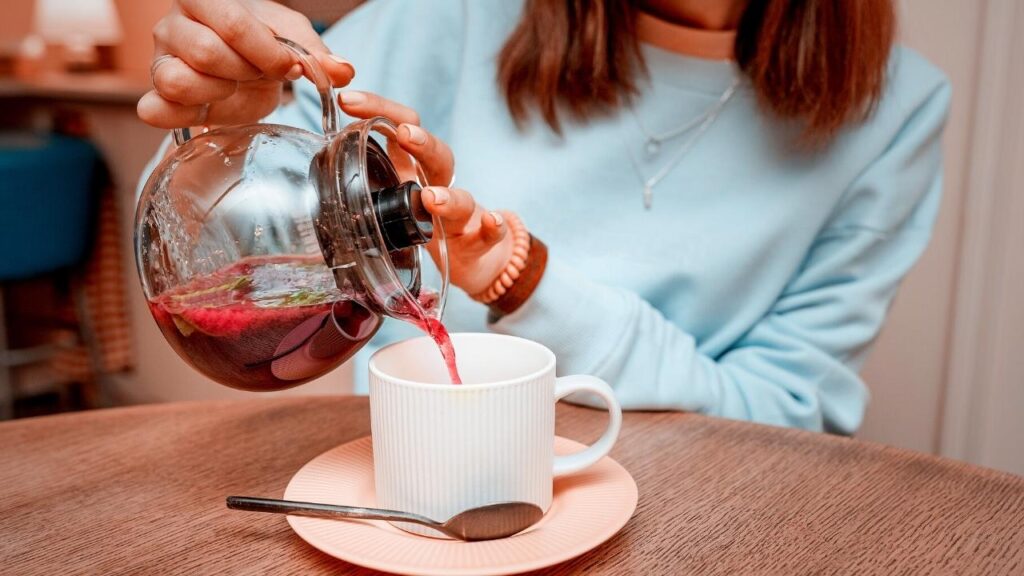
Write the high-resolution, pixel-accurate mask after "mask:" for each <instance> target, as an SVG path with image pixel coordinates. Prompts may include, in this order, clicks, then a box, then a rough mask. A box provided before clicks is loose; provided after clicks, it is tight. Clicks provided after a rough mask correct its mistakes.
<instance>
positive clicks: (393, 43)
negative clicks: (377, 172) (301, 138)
mask: <svg viewBox="0 0 1024 576" xmlns="http://www.w3.org/2000/svg"><path fill="white" fill-rule="evenodd" d="M466 9H467V7H466V5H465V0H458V1H455V0H374V1H373V2H366V3H364V4H363V5H361V6H360V7H359V8H357V9H356V10H354V11H352V12H351V13H350V14H348V15H347V16H345V17H344V18H343V19H342V20H340V21H339V22H338V23H337V24H335V25H334V26H332V27H331V28H330V29H329V30H328V31H327V32H326V33H324V35H323V40H324V43H325V44H327V46H328V47H329V48H330V49H331V52H332V53H334V54H337V55H338V56H341V57H343V58H345V59H347V60H348V61H350V62H352V65H353V66H354V67H355V69H356V76H355V78H354V79H353V81H352V83H351V84H350V85H349V86H347V87H345V88H343V89H342V90H364V91H368V92H374V93H377V94H380V95H381V96H384V97H385V98H389V99H391V100H394V101H396V102H399V103H401V104H404V105H406V106H409V107H410V108H413V109H414V110H416V111H417V112H418V113H419V115H420V121H421V123H422V124H423V126H424V127H425V128H427V129H428V130H430V131H431V132H433V133H434V134H436V135H438V136H439V137H441V138H446V137H447V136H448V132H449V130H448V128H449V124H450V120H451V113H452V105H453V103H454V102H453V98H452V94H454V92H455V91H454V89H453V86H454V84H455V83H456V82H457V81H458V76H459V70H460V67H461V64H462V58H463V55H462V51H463V46H464V44H465V20H466ZM294 86H295V96H296V97H295V100H294V101H293V102H292V103H290V104H288V105H285V106H282V107H280V108H279V109H278V110H276V111H275V112H274V113H273V114H271V115H270V116H269V117H267V118H266V120H265V122H268V123H276V124H285V125H288V126H297V127H300V128H305V129H307V130H313V131H317V132H320V131H321V112H320V98H319V97H318V96H317V94H316V91H315V89H314V88H313V86H312V84H311V83H310V82H307V81H305V80H300V81H298V82H296V83H295V84H294ZM351 120H352V118H348V117H344V115H343V120H342V124H343V125H344V124H345V123H348V122H350V121H351Z"/></svg>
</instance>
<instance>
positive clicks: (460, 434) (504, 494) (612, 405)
mask: <svg viewBox="0 0 1024 576" xmlns="http://www.w3.org/2000/svg"><path fill="white" fill-rule="evenodd" d="M452 342H453V343H454V345H455V352H456V356H457V364H458V367H459V372H460V373H461V376H462V379H463V382H464V384H461V385H454V384H451V383H450V380H449V379H448V373H447V371H446V370H445V367H444V364H443V362H442V361H441V355H440V353H439V352H438V349H437V346H436V345H435V344H434V342H433V341H432V340H431V339H429V338H426V337H423V338H414V339H412V340H405V341H402V342H398V343H395V344H392V345H390V346H387V347H385V348H382V349H381V350H379V351H377V353H375V354H374V355H373V357H372V358H370V419H371V428H372V434H373V460H374V476H375V483H376V491H377V506H378V507H380V508H388V509H392V510H401V511H403V512H413V513H415V514H421V515H423V516H426V517H428V518H433V519H436V520H440V521H444V520H447V519H448V518H450V517H451V516H454V515H455V514H457V513H459V512H462V511H464V510H468V509H470V508H474V507H477V506H484V505H486V504H493V503H496V502H508V501H521V502H531V503H533V504H536V505H537V506H539V507H541V509H543V510H544V511H545V512H546V511H547V510H548V508H549V507H550V506H551V498H552V479H553V478H554V477H556V476H561V475H564V474H570V473H573V472H576V471H579V470H583V469H584V468H587V467H588V466H591V465H593V464H595V463H596V462H597V461H598V460H600V459H601V458H602V457H604V456H605V455H606V454H608V452H609V451H610V450H611V448H612V445H613V444H614V443H615V439H616V438H617V437H618V435H619V428H620V427H621V425H622V409H621V408H620V407H619V403H618V401H616V400H615V395H614V393H613V392H612V389H611V387H610V386H608V384H606V383H605V382H604V381H603V380H601V379H599V378H596V377H594V376H564V377H560V378H556V377H555V355H554V354H553V353H552V352H551V351H550V350H548V349H547V348H545V347H544V346H542V345H540V344H538V343H536V342H531V341H529V340H524V339H522V338H515V337H512V336H503V335H500V334H453V335H452ZM574 392H590V393H592V394H596V395H597V396H598V397H600V398H602V399H603V400H604V402H605V404H606V405H607V406H608V413H609V422H608V428H607V429H606V430H605V432H604V434H603V435H602V436H601V438H600V439H599V440H598V441H597V442H595V443H594V444H593V445H591V446H589V447H588V448H586V449H584V450H582V451H581V452H578V453H575V454H570V455H566V456H555V454H554V436H555V403H556V402H557V401H558V400H560V399H562V398H564V397H565V396H568V395H569V394H572V393H574ZM396 525H397V526H399V527H400V528H402V529H404V530H408V531H410V532H414V533H417V534H424V535H429V536H440V533H438V532H436V531H434V530H432V529H430V528H425V527H422V526H416V525H412V524H402V523H397V524H396Z"/></svg>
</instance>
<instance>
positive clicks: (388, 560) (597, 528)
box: [284, 436, 637, 576]
mask: <svg viewBox="0 0 1024 576" xmlns="http://www.w3.org/2000/svg"><path fill="white" fill-rule="evenodd" d="M583 448H585V446H583V445H582V444H579V443H577V442H573V441H572V440H567V439H565V438H559V437H556V438H555V452H556V453H558V454H568V453H572V452H576V451H579V450H582V449H583ZM284 498H285V499H287V500H300V501H306V502H325V503H328V504H346V505H349V506H370V507H372V506H374V505H375V497H374V486H373V448H372V444H371V443H370V437H369V436H367V437H365V438H360V439H359V440H354V441H352V442H349V443H347V444H343V445H341V446H338V447H336V448H332V449H331V450H328V451H327V452H324V453H323V454H321V455H319V456H317V457H316V458H314V459H313V460H311V461H310V462H309V463H307V464H306V465H305V466H303V467H302V468H301V469H300V470H299V471H298V472H296V473H295V476H293V477H292V480H291V482H289V483H288V487H287V488H286V489H285V493H284ZM636 502H637V489H636V482H634V481H633V477H632V476H630V475H629V472H627V471H626V469H625V468H623V467H622V466H621V465H619V463H618V462H615V461H614V460H612V459H611V458H608V457H605V458H604V459H602V460H601V461H600V462H598V463H597V464H595V465H594V466H592V467H591V468H588V469H586V470H584V471H583V472H579V473H577V474H573V475H571V476H566V477H564V478H560V479H557V480H555V493H554V500H553V502H552V504H551V509H550V510H548V513H547V514H546V515H545V516H544V518H543V519H542V520H541V521H540V522H538V523H537V524H536V525H534V526H533V527H531V528H530V529H528V530H526V531H525V532H522V533H520V534H517V535H515V536H512V537H511V538H505V539H502V540H491V541H486V542H458V541H454V540H443V539H438V538H428V537H425V536H416V535H413V534H409V533H407V532H403V531H401V530H399V529H398V528H395V527H393V526H391V525H390V524H388V523H387V522H380V521H372V520H351V521H339V520H323V519H319V518H303V517H299V516H288V523H289V524H291V527H292V529H293V530H295V533H296V534H298V535H299V537H300V538H302V539H303V540H305V541H306V542H308V543H309V544H311V545H313V546H314V547H316V548H318V549H320V550H321V551H323V552H326V553H327V554H330V555H331V556H334V557H335V558H340V559H342V560H345V561H347V562H351V563H352V564H358V565H360V566H364V567H367V568H373V569H376V570H384V571H386V572H395V573H398V574H425V575H439V576H452V575H462V574H465V575H474V576H484V575H488V574H516V573H519V572H526V571H529V570H536V569H539V568H545V567H547V566H552V565H554V564H558V563H559V562H564V561H566V560H569V559H570V558H575V557H576V556H579V555H580V554H583V553H584V552H587V551H589V550H591V549H592V548H594V547H596V546H597V545H599V544H601V543H602V542H604V541H605V540H607V539H609V538H611V537H612V536H613V535H614V534H615V533H616V532H618V531H619V530H620V529H621V528H622V527H623V526H624V525H625V524H626V521H628V520H629V518H630V516H632V515H633V511H634V510H635V509H636Z"/></svg>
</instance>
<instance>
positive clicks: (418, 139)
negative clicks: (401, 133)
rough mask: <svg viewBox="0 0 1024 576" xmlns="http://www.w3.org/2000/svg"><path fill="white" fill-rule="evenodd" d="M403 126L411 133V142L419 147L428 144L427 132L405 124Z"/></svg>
mask: <svg viewBox="0 0 1024 576" xmlns="http://www.w3.org/2000/svg"><path fill="white" fill-rule="evenodd" d="M403 126H405V129H406V130H408V131H409V142H412V143H413V144H418V145H422V144H426V143H427V132H426V131H425V130H424V129H423V128H420V127H419V126H415V125H413V124H403Z"/></svg>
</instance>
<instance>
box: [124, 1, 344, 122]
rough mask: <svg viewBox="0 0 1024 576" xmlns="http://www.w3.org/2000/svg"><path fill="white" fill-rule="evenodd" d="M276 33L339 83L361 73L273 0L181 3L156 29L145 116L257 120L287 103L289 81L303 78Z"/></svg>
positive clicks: (182, 119)
mask: <svg viewBox="0 0 1024 576" xmlns="http://www.w3.org/2000/svg"><path fill="white" fill-rule="evenodd" d="M274 36H283V37H285V38H288V39H290V40H294V41H295V42H297V43H298V44H300V45H302V46H303V47H304V48H306V49H307V50H309V51H310V52H311V53H312V54H313V55H314V56H315V57H316V59H317V60H318V61H319V62H320V64H321V66H323V67H324V70H325V71H326V72H327V75H328V76H329V77H330V79H331V82H332V84H334V85H335V86H345V85H346V84H348V83H349V82H350V81H351V80H352V77H353V76H354V75H355V69H354V68H353V67H352V65H351V64H349V63H348V62H346V61H344V60H342V59H340V58H337V57H335V56H332V55H331V54H330V50H328V49H327V46H325V45H324V43H323V41H321V40H320V37H319V36H318V35H317V33H316V32H315V31H314V30H313V27H312V25H310V23H309V20H308V19H307V18H306V17H305V16H303V15H302V14H299V13H298V12H295V11H294V10H290V9H288V8H285V7H284V6H282V5H280V4H278V3H276V2H272V1H270V0H174V3H173V5H172V7H171V11H170V13H168V14H167V16H164V18H163V19H162V20H160V22H158V23H157V25H156V26H155V27H154V28H153V41H154V45H155V54H154V68H153V87H154V89H153V90H152V91H150V92H148V93H147V94H146V95H145V96H143V97H142V99H141V100H139V105H138V114H139V117H140V118H142V120H143V121H145V122H146V123H148V124H151V125H153V126H156V127H159V128H183V127H187V126H197V125H201V124H241V123H250V122H256V121H258V120H260V119H261V118H263V117H264V116H266V115H267V114H269V113H270V112H272V111H273V110H274V109H275V108H277V106H278V105H279V104H280V101H281V86H282V82H283V81H284V80H295V79H297V78H299V77H300V76H301V75H302V67H301V66H300V65H299V63H298V60H297V59H296V57H295V55H294V54H292V52H290V51H289V50H288V49H287V48H285V47H284V46H282V45H281V44H280V43H278V42H277V40H275V39H274Z"/></svg>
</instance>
